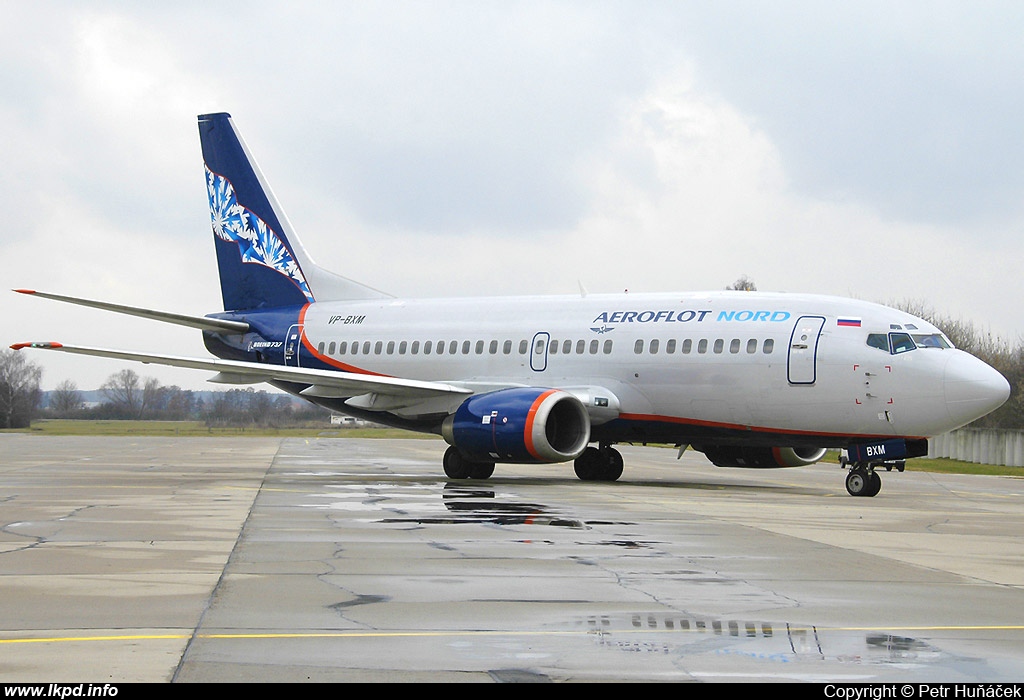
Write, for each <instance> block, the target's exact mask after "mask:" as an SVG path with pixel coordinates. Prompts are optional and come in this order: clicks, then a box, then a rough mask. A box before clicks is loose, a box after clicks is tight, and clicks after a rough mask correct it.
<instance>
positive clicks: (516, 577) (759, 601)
mask: <svg viewBox="0 0 1024 700" xmlns="http://www.w3.org/2000/svg"><path fill="white" fill-rule="evenodd" d="M444 448H445V445H444V443H443V442H440V441H433V440H348V439H320V440H302V439H289V440H283V441H282V440H277V439H262V438H238V439H222V438H196V439H169V438H167V439H165V438H53V437H41V436H32V435H0V503H3V510H2V511H0V513H2V515H0V519H2V527H0V592H2V593H3V595H2V596H0V648H2V650H3V653H2V654H0V681H49V682H56V681H92V682H96V681H99V682H111V681H115V682H116V681H170V680H174V681H178V682H185V681H253V682H256V681H305V680H310V681H456V682H459V681H463V682H548V681H554V682H558V681H601V680H623V681H627V680H648V681H691V682H694V681H695V682H714V681H792V680H805V681H810V682H822V681H838V682H924V681H929V682H936V681H947V682H974V681H1016V680H1020V679H1021V678H1024V590H1022V586H1024V566H1022V562H1024V544H1022V543H1021V541H1020V538H1019V536H1018V533H1019V529H1020V525H1021V523H1022V522H1024V519H1022V515H1024V498H1022V494H1024V481H1022V480H1020V479H1011V478H996V477H966V476H955V475H948V476H947V475H932V474H923V473H917V472H913V471H912V463H911V465H910V467H908V471H907V472H906V473H904V474H895V473H894V474H891V475H883V480H884V481H885V484H884V486H883V488H882V492H881V494H880V495H879V496H877V497H875V498H871V499H865V498H852V497H850V496H848V495H846V491H845V487H844V485H843V476H844V472H842V471H841V470H840V469H839V468H838V467H837V466H835V465H815V466H814V467H809V468H802V469H786V470H764V471H751V470H725V469H718V468H715V467H713V466H711V465H710V464H708V463H707V462H706V460H704V459H703V457H702V456H700V455H699V454H691V453H687V454H686V455H684V456H683V459H682V460H678V461H677V460H676V453H675V451H674V450H665V449H658V448H640V447H636V448H633V447H629V446H624V447H622V452H623V456H624V458H625V462H626V470H625V472H624V474H623V477H622V479H621V480H620V481H619V482H617V483H614V484H607V483H599V482H581V481H579V480H577V479H576V478H575V476H573V474H572V469H571V466H566V465H551V466H533V467H528V466H518V465H515V466H505V465H498V467H497V469H496V471H495V474H494V476H493V477H492V478H491V479H488V480H486V481H459V482H454V481H450V480H448V479H446V478H445V477H444V475H443V472H442V470H441V467H440V462H441V455H442V454H443V452H444Z"/></svg>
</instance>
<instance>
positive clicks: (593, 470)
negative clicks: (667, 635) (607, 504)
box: [444, 445, 622, 481]
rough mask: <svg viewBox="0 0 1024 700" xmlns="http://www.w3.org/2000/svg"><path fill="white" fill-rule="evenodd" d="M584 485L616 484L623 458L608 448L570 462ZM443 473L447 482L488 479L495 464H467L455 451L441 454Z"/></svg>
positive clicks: (585, 452)
mask: <svg viewBox="0 0 1024 700" xmlns="http://www.w3.org/2000/svg"><path fill="white" fill-rule="evenodd" d="M573 469H574V470H575V471H576V476H578V477H579V478H580V479H582V480H583V481H615V480H616V479H618V478H619V477H620V476H622V455H621V454H619V452H618V450H614V449H612V447H611V446H610V445H602V446H601V447H600V448H597V447H588V448H587V449H585V450H583V454H581V455H580V456H579V457H577V458H576V461H575V462H573ZM444 473H445V476H447V477H448V478H449V479H487V478H490V476H491V474H493V473H494V462H470V461H469V460H468V459H466V458H465V457H463V456H462V453H461V452H459V451H458V450H457V449H455V448H454V447H449V448H448V449H447V450H445V453H444Z"/></svg>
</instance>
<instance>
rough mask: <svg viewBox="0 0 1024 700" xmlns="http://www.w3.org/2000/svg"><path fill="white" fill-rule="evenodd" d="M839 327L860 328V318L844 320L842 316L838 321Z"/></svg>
mask: <svg viewBox="0 0 1024 700" xmlns="http://www.w3.org/2000/svg"><path fill="white" fill-rule="evenodd" d="M836 325H837V326H846V327H848V328H860V319H859V318H843V317H842V316H840V317H839V318H837V319H836Z"/></svg>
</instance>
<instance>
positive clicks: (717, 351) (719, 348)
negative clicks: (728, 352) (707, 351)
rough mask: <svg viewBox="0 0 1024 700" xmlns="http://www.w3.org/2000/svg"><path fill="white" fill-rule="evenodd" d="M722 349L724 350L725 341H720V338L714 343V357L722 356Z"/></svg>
mask: <svg viewBox="0 0 1024 700" xmlns="http://www.w3.org/2000/svg"><path fill="white" fill-rule="evenodd" d="M724 349H725V341H724V340H722V339H721V338H718V339H717V340H716V341H715V354H716V355H721V354H722V350H724Z"/></svg>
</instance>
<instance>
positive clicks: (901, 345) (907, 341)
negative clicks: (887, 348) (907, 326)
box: [889, 333, 917, 355]
mask: <svg viewBox="0 0 1024 700" xmlns="http://www.w3.org/2000/svg"><path fill="white" fill-rule="evenodd" d="M889 340H891V341H892V354H893V355H899V354H900V353H901V352H908V351H910V350H916V349H917V346H916V345H914V340H913V338H911V337H910V334H909V333H890V334H889Z"/></svg>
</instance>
